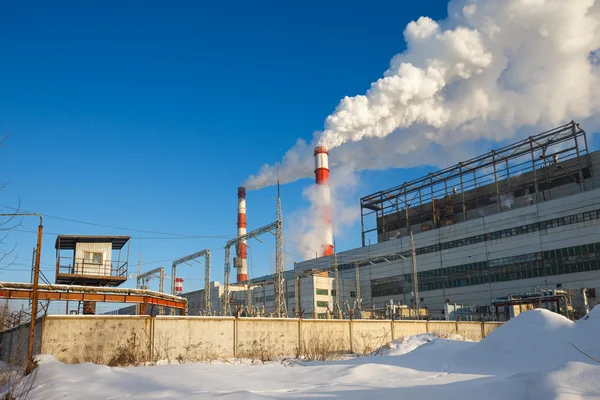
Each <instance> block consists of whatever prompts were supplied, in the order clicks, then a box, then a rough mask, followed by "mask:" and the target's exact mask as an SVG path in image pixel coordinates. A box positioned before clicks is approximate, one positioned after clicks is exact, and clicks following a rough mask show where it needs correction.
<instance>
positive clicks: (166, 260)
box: [0, 0, 446, 291]
mask: <svg viewBox="0 0 600 400" xmlns="http://www.w3.org/2000/svg"><path fill="white" fill-rule="evenodd" d="M322 3H326V4H322ZM0 7H1V10H0V38H1V39H2V40H1V41H0V49H1V55H2V56H1V57H2V62H1V63H0V132H1V133H2V134H3V135H7V136H8V139H7V141H6V142H5V144H4V146H3V147H2V148H1V149H0V163H1V165H2V175H1V178H2V181H8V180H10V183H9V184H8V186H7V187H6V188H5V189H4V191H3V192H2V193H1V197H0V199H1V200H0V205H2V206H9V207H15V206H16V205H17V204H18V203H19V201H20V206H21V208H22V209H23V210H29V211H35V212H39V213H42V214H45V215H47V216H46V218H45V223H44V225H45V231H46V232H47V234H46V235H45V236H44V250H43V255H42V263H43V266H42V267H43V270H44V271H45V273H46V275H47V276H48V278H49V279H50V280H51V281H53V279H54V276H53V271H54V261H55V254H54V241H55V238H56V233H64V234H109V235H110V234H119V235H123V234H125V235H131V236H133V237H134V239H133V240H132V243H131V255H130V264H131V266H130V272H135V270H136V268H137V267H136V266H135V265H136V264H137V261H138V254H139V253H140V251H141V254H142V264H143V265H142V269H143V270H148V269H151V268H155V267H157V266H159V265H164V266H166V267H169V266H170V264H171V261H172V260H173V259H175V258H178V257H180V256H184V255H187V254H189V253H192V252H194V251H197V250H199V249H204V248H211V249H213V250H214V261H213V275H212V276H213V279H215V280H219V281H222V279H223V278H222V276H223V251H222V247H223V245H224V242H225V238H224V237H223V236H226V235H235V232H236V225H235V223H236V190H237V187H238V186H239V184H240V183H242V182H243V181H244V180H245V179H246V178H247V176H248V175H249V174H251V173H255V172H256V171H257V170H258V168H259V167H260V166H261V165H262V164H263V163H265V162H268V163H272V162H274V161H277V160H279V159H280V158H281V156H282V155H283V153H284V152H285V151H286V150H287V149H288V148H290V147H291V146H292V145H293V143H294V142H295V141H296V140H297V138H304V139H306V140H309V139H310V138H311V136H312V132H313V131H314V130H318V129H321V128H322V127H323V121H324V119H325V117H326V116H327V115H328V114H329V113H331V112H332V111H333V110H334V108H335V106H336V105H337V103H338V102H339V100H340V99H341V98H342V97H343V96H346V95H355V94H358V93H363V92H364V91H365V90H366V89H368V87H369V85H370V83H371V82H372V81H374V80H376V79H377V78H378V77H380V76H381V74H382V72H383V71H384V70H385V69H386V68H387V67H388V63H389V60H390V59H391V57H392V56H393V55H394V54H396V53H398V52H401V51H403V49H404V41H403V37H402V32H403V30H404V27H405V26H406V24H407V23H408V22H409V21H411V20H414V19H417V18H418V17H419V16H422V15H428V16H430V17H432V18H434V19H440V18H443V17H444V16H445V14H446V2H445V1H421V2H401V1H396V2H382V1H370V2H364V1H328V2H317V1H305V2H297V3H296V4H291V3H290V2H279V1H273V2H263V1H259V2H241V1H239V2H238V1H233V2H167V1H163V2H160V1H146V2H141V1H133V0H132V1H127V2H117V1H108V2H95V1H86V2H76V1H73V2H67V1H57V2H52V4H50V3H45V2H33V3H31V2H0ZM423 172H426V169H422V168H421V169H417V170H412V171H402V170H390V171H385V172H368V173H367V174H368V179H363V183H362V184H361V186H360V188H359V190H358V193H357V194H356V199H355V204H356V206H357V207H358V204H359V198H360V196H363V195H366V194H369V193H370V192H373V191H376V190H379V189H384V188H386V187H388V186H392V185H396V184H399V183H402V182H403V181H404V180H406V179H410V178H411V177H414V176H415V175H417V174H420V173H423ZM310 183H311V182H310V180H304V181H300V182H296V183H294V184H289V185H286V186H284V187H282V202H283V207H284V213H289V212H292V211H294V210H296V209H298V208H300V207H305V206H306V205H307V204H306V202H305V201H304V200H303V199H302V196H301V191H302V188H303V187H305V186H306V185H308V184H310ZM275 195H276V189H275V188H266V189H263V190H260V191H257V192H249V194H248V212H249V214H248V223H249V229H254V228H257V227H259V226H262V225H265V224H267V223H269V222H272V221H273V220H274V215H275ZM2 209H3V211H9V209H8V208H2ZM51 216H54V217H61V218H63V219H57V218H52V217H51ZM65 219H71V220H76V221H83V222H90V223H94V224H100V225H106V226H114V227H123V228H126V229H116V228H109V227H102V226H96V225H90V224H84V223H78V222H70V221H66V220H65ZM35 227H36V220H35V219H30V220H27V219H24V220H23V221H22V226H21V227H19V228H18V230H19V231H16V232H12V233H11V234H10V236H9V237H8V238H7V239H6V240H5V243H4V244H3V247H4V249H5V250H6V249H10V248H12V246H16V249H15V252H14V253H13V255H16V256H17V258H16V259H15V260H14V263H13V264H12V265H10V266H8V267H6V266H5V268H4V269H3V270H2V271H0V280H12V281H17V280H20V281H23V280H25V281H27V280H29V265H30V260H31V249H32V248H33V246H34V245H35V235H34V234H33V233H31V232H33V231H34V230H35ZM26 231H31V232H26ZM140 231H153V232H163V233H170V234H169V235H165V234H156V233H148V232H140ZM182 235H184V236H194V238H183V237H182ZM202 236H222V237H219V238H203V237H202ZM269 241H270V242H269ZM359 245H360V230H359V226H357V227H355V228H354V229H352V230H351V231H348V232H346V234H345V235H344V236H343V237H340V238H338V239H337V247H338V249H340V250H343V249H348V248H352V247H356V246H359ZM273 246H274V240H272V239H268V240H267V241H266V244H264V245H263V244H261V243H258V242H253V243H251V250H250V267H251V275H252V276H260V275H262V274H266V273H271V272H273V268H274V264H273V258H274V257H273V256H272V248H273ZM220 249H221V250H220ZM290 252H293V249H291V250H290ZM294 259H295V257H294V256H293V255H292V254H288V257H287V261H288V265H287V268H291V262H292V261H294ZM180 271H181V274H182V276H183V277H184V279H185V283H184V288H185V290H186V291H187V290H193V289H197V288H199V287H200V286H201V285H202V283H203V272H202V271H201V270H200V265H199V264H197V265H194V266H193V267H189V266H183V267H182V268H181V269H180ZM126 285H127V286H134V285H135V282H134V281H133V280H130V281H128V282H127V284H126Z"/></svg>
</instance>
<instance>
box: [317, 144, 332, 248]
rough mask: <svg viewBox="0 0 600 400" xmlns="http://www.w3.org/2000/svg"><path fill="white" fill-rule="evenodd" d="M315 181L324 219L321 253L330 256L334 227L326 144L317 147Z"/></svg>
mask: <svg viewBox="0 0 600 400" xmlns="http://www.w3.org/2000/svg"><path fill="white" fill-rule="evenodd" d="M314 156H315V181H316V184H317V191H318V192H317V193H318V196H319V207H320V208H321V209H320V210H319V211H320V214H321V218H323V219H324V229H325V232H323V238H324V243H323V244H322V246H321V248H322V252H321V254H322V255H324V256H330V255H332V254H333V229H332V226H331V196H330V193H329V153H328V152H327V148H326V147H325V146H318V147H315V153H314Z"/></svg>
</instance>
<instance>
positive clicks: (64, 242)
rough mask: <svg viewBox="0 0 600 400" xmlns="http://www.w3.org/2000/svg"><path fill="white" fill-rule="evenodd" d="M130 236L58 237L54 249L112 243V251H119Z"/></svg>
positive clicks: (70, 248)
mask: <svg viewBox="0 0 600 400" xmlns="http://www.w3.org/2000/svg"><path fill="white" fill-rule="evenodd" d="M129 239H131V236H93V235H58V236H57V237H56V243H55V244H54V248H56V249H58V248H59V246H60V249H61V250H75V244H76V243H112V249H113V250H121V249H122V248H123V246H125V244H126V243H127V242H128V241H129Z"/></svg>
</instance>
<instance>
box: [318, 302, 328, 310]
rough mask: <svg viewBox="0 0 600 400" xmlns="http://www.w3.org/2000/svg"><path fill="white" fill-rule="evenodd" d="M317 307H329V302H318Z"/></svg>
mask: <svg viewBox="0 0 600 400" xmlns="http://www.w3.org/2000/svg"><path fill="white" fill-rule="evenodd" d="M317 307H325V308H326V307H329V302H328V301H317Z"/></svg>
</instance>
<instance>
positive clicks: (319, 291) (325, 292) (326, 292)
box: [317, 289, 329, 296]
mask: <svg viewBox="0 0 600 400" xmlns="http://www.w3.org/2000/svg"><path fill="white" fill-rule="evenodd" d="M317 294H318V295H321V296H327V295H328V294H329V290H327V289H317Z"/></svg>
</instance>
